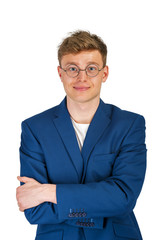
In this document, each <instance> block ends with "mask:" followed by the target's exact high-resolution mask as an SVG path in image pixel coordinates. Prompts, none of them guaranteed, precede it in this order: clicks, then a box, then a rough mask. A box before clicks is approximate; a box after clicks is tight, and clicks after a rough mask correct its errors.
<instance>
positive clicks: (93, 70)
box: [86, 64, 99, 77]
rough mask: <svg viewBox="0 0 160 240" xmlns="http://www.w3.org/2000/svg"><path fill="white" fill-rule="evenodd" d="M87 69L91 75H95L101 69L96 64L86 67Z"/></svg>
mask: <svg viewBox="0 0 160 240" xmlns="http://www.w3.org/2000/svg"><path fill="white" fill-rule="evenodd" d="M86 71H87V75H88V76H90V77H94V76H96V75H97V74H98V72H99V69H98V67H97V66H96V65H92V64H91V65H89V66H88V67H87V68H86Z"/></svg>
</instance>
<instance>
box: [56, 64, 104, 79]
mask: <svg viewBox="0 0 160 240" xmlns="http://www.w3.org/2000/svg"><path fill="white" fill-rule="evenodd" d="M90 65H91V66H93V65H95V66H96V67H97V68H98V72H97V74H96V75H94V76H90V75H88V72H87V68H88V67H89V66H90ZM69 66H76V67H77V68H78V72H77V75H76V76H74V77H71V76H69V75H68V73H67V69H64V68H62V67H61V66H60V68H61V69H62V70H63V71H64V72H65V73H66V74H67V76H68V77H71V78H75V77H77V76H78V75H79V72H80V71H82V72H83V71H85V72H86V75H87V76H88V77H96V76H97V75H98V74H99V72H100V71H102V69H103V68H104V67H105V66H104V67H102V68H101V69H99V67H98V66H97V65H96V64H88V65H87V67H86V68H85V69H80V68H79V67H78V66H77V65H76V64H70V65H69ZM69 66H68V67H69Z"/></svg>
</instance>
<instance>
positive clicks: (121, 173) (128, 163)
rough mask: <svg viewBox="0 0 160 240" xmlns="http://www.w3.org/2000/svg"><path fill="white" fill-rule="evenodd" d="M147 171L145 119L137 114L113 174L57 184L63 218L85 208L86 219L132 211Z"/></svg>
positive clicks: (118, 156) (58, 199) (59, 213)
mask: <svg viewBox="0 0 160 240" xmlns="http://www.w3.org/2000/svg"><path fill="white" fill-rule="evenodd" d="M145 170H146V146H145V120H144V118H143V117H142V116H140V115H138V117H136V119H135V120H134V121H133V123H132V124H131V126H130V128H129V131H128V132H127V134H126V135H125V137H124V138H123V141H122V143H121V147H120V151H119V153H118V155H117V158H116V160H115V162H114V165H113V170H112V175H111V176H110V177H108V178H106V179H104V180H102V181H100V182H92V183H86V184H57V190H56V191H57V203H58V205H57V207H58V216H59V218H60V219H70V216H69V214H68V213H69V212H72V211H75V209H83V211H84V212H85V213H86V217H114V216H120V215H125V214H127V213H129V212H131V211H132V210H133V208H134V206H135V204H136V200H137V198H138V196H139V194H140V191H141V188H142V185H143V181H144V176H145Z"/></svg>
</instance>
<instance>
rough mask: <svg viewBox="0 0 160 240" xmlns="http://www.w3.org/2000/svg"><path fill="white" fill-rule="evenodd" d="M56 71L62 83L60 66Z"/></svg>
mask: <svg viewBox="0 0 160 240" xmlns="http://www.w3.org/2000/svg"><path fill="white" fill-rule="evenodd" d="M57 71H58V75H59V77H60V79H61V81H62V69H61V67H60V66H58V67H57Z"/></svg>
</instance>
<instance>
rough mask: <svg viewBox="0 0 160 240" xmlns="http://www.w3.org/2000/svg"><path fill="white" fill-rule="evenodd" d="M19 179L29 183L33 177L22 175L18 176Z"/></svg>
mask: <svg viewBox="0 0 160 240" xmlns="http://www.w3.org/2000/svg"><path fill="white" fill-rule="evenodd" d="M17 179H18V180H19V181H20V182H23V183H27V182H29V181H31V179H32V178H29V177H20V176H18V177H17Z"/></svg>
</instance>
